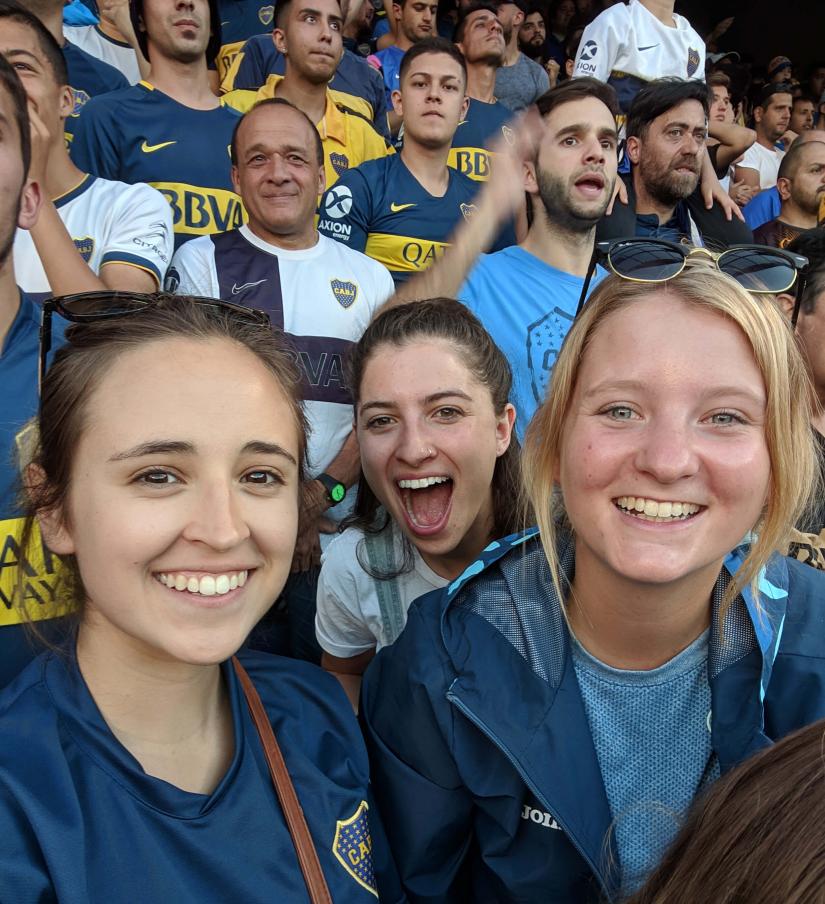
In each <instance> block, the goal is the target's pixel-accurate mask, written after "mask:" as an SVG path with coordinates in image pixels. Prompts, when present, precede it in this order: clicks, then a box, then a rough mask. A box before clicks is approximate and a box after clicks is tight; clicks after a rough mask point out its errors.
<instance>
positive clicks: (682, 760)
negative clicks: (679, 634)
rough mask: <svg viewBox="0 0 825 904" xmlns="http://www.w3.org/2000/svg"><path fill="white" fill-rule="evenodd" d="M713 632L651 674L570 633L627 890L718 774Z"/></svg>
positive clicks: (646, 870) (655, 859)
mask: <svg viewBox="0 0 825 904" xmlns="http://www.w3.org/2000/svg"><path fill="white" fill-rule="evenodd" d="M709 634H710V631H709V630H708V631H705V632H704V634H702V635H701V636H700V637H698V638H697V639H696V640H695V641H694V642H693V643H692V644H691V645H690V646H689V647H687V648H686V649H685V650H682V652H681V653H679V654H678V655H677V656H674V658H673V659H671V660H669V661H668V662H666V663H665V664H664V665H661V666H659V667H658V668H656V669H649V670H647V671H627V670H624V669H614V668H612V667H611V666H609V665H605V664H604V663H603V662H601V661H600V660H598V659H596V658H595V657H593V656H591V655H590V653H588V652H587V650H585V649H584V648H583V647H582V646H581V644H579V642H578V641H577V640H576V638H575V637H572V636H571V645H572V650H573V665H574V668H575V670H576V678H577V679H578V682H579V687H580V688H581V693H582V699H583V701H584V708H585V712H586V713H587V719H588V722H589V723H590V731H591V734H592V735H593V745H594V747H595V748H596V755H597V757H598V760H599V767H600V768H601V772H602V780H603V782H604V789H605V792H606V793H607V801H608V803H609V804H610V812H611V814H612V815H613V826H612V830H613V831H614V832H615V836H616V847H617V849H618V852H619V864H620V866H621V872H622V891H623V892H624V893H625V894H628V893H630V892H633V891H635V890H636V889H637V888H638V887H639V886H640V885H641V884H642V883H643V882H644V880H645V878H646V877H647V875H648V873H650V872H651V871H652V870H653V869H654V867H655V866H656V865H657V863H658V862H659V860H660V859H661V857H662V855H663V854H664V852H665V850H666V849H667V846H668V845H669V844H670V842H671V841H672V840H673V838H674V836H675V835H676V832H677V831H678V829H679V826H680V824H681V819H682V816H683V815H684V813H685V811H686V810H687V808H688V807H689V806H690V803H691V802H692V801H693V799H694V798H695V797H696V795H697V793H698V792H699V791H700V790H701V789H702V788H703V786H704V785H705V784H706V783H708V782H710V781H712V780H715V779H716V778H717V777H718V775H719V765H718V762H717V760H716V757H715V755H714V754H713V747H712V743H711V733H710V708H711V694H710V684H709V683H708V668H707V661H708V637H709Z"/></svg>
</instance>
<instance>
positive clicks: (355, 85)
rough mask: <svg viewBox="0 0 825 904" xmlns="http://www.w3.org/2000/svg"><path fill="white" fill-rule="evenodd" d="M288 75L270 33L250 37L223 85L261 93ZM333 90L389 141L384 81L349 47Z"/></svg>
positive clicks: (227, 89)
mask: <svg viewBox="0 0 825 904" xmlns="http://www.w3.org/2000/svg"><path fill="white" fill-rule="evenodd" d="M273 21H274V20H273V19H270V22H273ZM285 72H286V59H285V57H284V55H283V54H282V53H281V52H280V51H279V50H277V49H276V48H275V42H274V36H273V32H272V31H271V30H270V32H269V33H268V34H263V35H256V36H255V37H252V38H250V39H249V40H248V41H247V42H246V43H245V44H244V45H243V46H242V47H241V49H240V50H238V51H237V52H236V54H235V57H234V60H233V61H232V63H231V65H230V66H229V69H228V70H227V73H226V75H225V76H224V78H223V81H222V82H221V92H223V93H228V92H229V91H236V90H243V91H258V90H259V89H261V88H266V87H267V86H268V84H269V83H270V80H271V79H272V78H273V77H274V76H282V75H283V74H284V73H285ZM329 88H330V90H331V91H334V92H335V93H336V96H337V99H338V100H339V101H340V102H341V103H342V104H343V105H344V106H346V107H347V108H348V109H350V110H353V111H354V112H355V113H361V114H362V115H364V116H366V117H367V119H369V120H370V122H372V123H373V125H374V126H375V128H376V130H377V131H378V132H379V134H381V135H383V136H384V137H386V138H389V134H390V133H389V128H388V124H387V100H386V96H385V90H384V80H383V79H382V78H381V74H380V73H379V72H378V71H377V70H376V69H374V68H373V67H372V66H371V65H370V64H369V63H368V62H367V61H366V60H365V59H364V58H363V57H360V56H358V54H356V53H353V52H352V51H351V50H347V48H346V47H345V48H344V53H343V55H342V57H341V62H340V63H339V64H338V68H337V69H336V70H335V75H333V77H332V80H331V81H330V83H329Z"/></svg>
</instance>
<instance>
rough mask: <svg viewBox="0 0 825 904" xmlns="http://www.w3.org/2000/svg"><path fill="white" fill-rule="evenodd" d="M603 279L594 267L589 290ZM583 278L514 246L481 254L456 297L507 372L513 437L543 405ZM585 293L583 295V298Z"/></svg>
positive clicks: (603, 275) (602, 274) (520, 439)
mask: <svg viewBox="0 0 825 904" xmlns="http://www.w3.org/2000/svg"><path fill="white" fill-rule="evenodd" d="M606 275H607V273H606V271H604V270H602V269H601V268H599V269H598V270H597V271H596V273H594V274H593V279H592V281H591V283H590V289H591V291H592V289H593V288H595V286H596V285H597V284H598V283H599V282H600V281H601V280H602V279H603V278H604V277H605V276H606ZM583 284H584V279H583V278H582V277H581V276H573V275H571V274H570V273H565V272H564V271H562V270H557V269H556V268H555V267H551V266H550V265H549V264H546V263H544V261H542V260H539V258H537V257H535V255H532V254H530V253H529V252H527V251H525V250H524V249H523V248H520V247H519V246H518V245H513V246H512V247H511V248H505V249H504V250H503V251H497V252H496V253H495V254H482V255H481V257H480V258H479V259H478V263H477V264H476V265H475V267H474V268H473V269H472V270H471V271H470V274H469V276H468V277H467V280H466V282H465V283H464V285H463V286H462V287H461V289H460V290H459V293H458V297H459V299H460V300H461V301H463V302H464V304H466V305H467V307H468V308H470V310H471V311H472V312H473V313H474V314H475V315H476V317H478V319H479V320H480V321H481V322H482V323H483V324H484V327H485V329H486V330H487V332H488V333H489V334H490V335H491V336H492V337H493V340H494V341H495V343H496V345H498V347H499V348H500V349H501V350H502V351H503V352H504V354H505V356H506V357H507V360H508V361H509V362H510V366H511V367H512V368H513V391H512V393H511V396H510V400H511V401H512V403H513V404H514V405H515V406H516V435H517V436H518V438H519V442H522V441H523V440H524V431H525V430H526V429H527V425H528V424H529V423H530V420H531V419H532V417H533V415H534V414H535V412H536V409H537V408H538V407H539V405H540V404H541V403H542V401H543V400H544V396H545V393H546V391H547V385H548V383H549V382H550V375H551V373H552V372H553V365H554V364H555V363H556V358H557V357H558V354H559V349H560V348H561V344H562V341H563V340H564V337H565V336H566V335H567V331H568V330H569V329H570V327H571V325H572V323H573V319H574V317H575V316H576V306H577V305H578V303H579V296H580V295H581V290H582V285H583ZM588 294H589V293H588Z"/></svg>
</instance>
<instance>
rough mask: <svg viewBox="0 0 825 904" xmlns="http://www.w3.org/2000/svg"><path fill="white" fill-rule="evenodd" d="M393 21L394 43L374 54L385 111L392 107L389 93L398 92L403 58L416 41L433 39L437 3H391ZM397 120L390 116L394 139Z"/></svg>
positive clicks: (420, 0)
mask: <svg viewBox="0 0 825 904" xmlns="http://www.w3.org/2000/svg"><path fill="white" fill-rule="evenodd" d="M392 12H393V16H394V17H395V43H394V44H390V45H389V47H385V48H384V49H383V50H379V51H378V53H376V54H375V59H376V60H377V61H378V62H379V63H380V64H381V75H382V76H383V78H384V87H385V88H386V91H387V107H388V108H391V107H392V92H393V91H397V90H398V76H399V72H400V70H401V60H403V59H404V54H405V53H406V52H407V51H408V50H409V49H410V47H412V46H413V44H417V43H418V42H419V41H423V40H424V39H425V38H429V37H432V36H434V35H435V34H436V33H437V32H436V17H437V14H438V3H436V2H434V0H400V2H398V3H396V2H393V4H392ZM400 125H401V120H400V118H399V116H398V114H397V113H395V112H394V111H393V112H391V113H390V128H391V129H392V132H393V134H394V135H395V134H396V133H397V132H398V129H399V127H400Z"/></svg>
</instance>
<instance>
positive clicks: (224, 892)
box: [0, 651, 403, 904]
mask: <svg viewBox="0 0 825 904" xmlns="http://www.w3.org/2000/svg"><path fill="white" fill-rule="evenodd" d="M239 658H240V659H241V661H242V662H243V664H244V666H245V667H246V669H247V671H248V672H249V675H250V677H251V678H252V680H253V682H254V684H255V686H256V688H257V689H258V692H259V694H260V695H261V699H262V701H263V704H264V707H265V709H266V712H267V714H268V715H269V717H270V720H271V722H272V727H273V729H274V731H275V735H276V737H277V739H278V743H279V745H280V747H281V750H282V752H283V755H284V759H285V761H286V765H287V768H288V769H289V773H290V777H291V779H292V782H293V784H294V786H295V791H296V793H297V795H298V799H299V801H300V802H301V804H302V806H303V810H304V814H305V816H306V819H307V823H308V825H309V830H310V833H311V835H312V838H313V841H314V842H315V848H316V850H317V852H318V857H319V860H320V862H321V867H322V869H323V871H324V875H325V877H326V880H327V883H328V885H329V889H330V893H331V895H332V899H333V901H335V902H336V904H337V902H342V904H344V902H346V904H370V902H374V901H375V900H376V897H377V891H376V881H379V882H381V891H382V897H381V900H382V901H388V902H399V901H401V900H403V897H402V895H401V894H400V892H399V891H398V889H397V882H396V881H395V880H394V879H393V869H392V866H391V863H390V861H389V856H388V851H387V846H386V842H385V841H384V840H383V835H382V833H381V827H380V825H379V823H378V819H377V817H376V815H375V812H374V810H372V811H371V810H370V801H369V798H370V794H369V783H368V764H367V756H366V751H365V750H364V745H363V741H362V738H361V735H360V732H359V731H358V725H357V723H356V721H355V719H354V718H353V715H352V710H351V707H350V705H349V702H348V701H347V699H346V697H345V696H344V694H343V692H342V690H341V688H340V686H339V685H338V684H337V682H336V681H335V680H334V679H333V678H331V677H330V676H329V675H326V674H325V673H323V672H322V671H321V670H320V669H318V668H316V667H315V666H311V665H309V664H308V663H305V662H297V661H295V660H286V659H282V658H281V657H277V656H268V655H266V654H264V653H253V652H250V651H242V652H241V653H239ZM223 679H224V682H225V684H226V686H227V689H228V692H229V700H230V705H231V707H232V718H233V724H234V742H235V750H234V754H233V757H232V762H231V764H230V765H229V768H228V769H227V771H226V774H225V775H224V777H223V778H222V779H221V781H220V782H219V784H218V786H217V787H216V788H215V790H214V791H213V792H212V793H211V794H197V793H192V792H188V791H183V790H181V789H180V788H177V787H175V786H174V785H171V784H169V783H167V782H165V781H162V780H161V779H158V778H153V777H152V776H150V775H148V774H147V773H146V772H144V770H143V769H142V768H141V766H140V764H139V763H138V762H137V761H136V760H135V759H134V757H133V756H132V755H131V754H130V753H129V751H128V750H127V749H126V748H125V747H123V746H122V745H121V744H120V743H119V742H118V741H117V740H116V739H115V737H114V735H113V734H112V732H111V730H110V729H109V727H108V725H107V724H106V723H105V722H104V720H103V718H102V716H101V714H100V711H99V710H98V708H97V705H96V704H95V701H94V699H93V698H92V696H91V694H90V693H89V690H88V688H87V687H86V684H85V682H84V680H83V677H82V675H81V674H80V670H79V668H78V666H77V662H76V660H75V658H74V656H73V655H71V654H69V653H66V655H65V656H61V655H57V654H55V653H52V652H48V653H44V654H42V655H41V656H40V657H38V659H36V660H35V661H34V662H32V663H31V664H30V665H29V666H28V667H27V668H26V669H25V670H24V671H23V672H22V673H21V674H20V675H19V676H18V678H17V679H16V680H15V681H14V682H13V683H12V684H11V685H10V686H9V687H7V688H6V690H5V691H4V692H3V694H2V695H0V837H2V839H3V844H2V849H0V901H2V902H3V904H36V902H37V904H42V902H46V901H60V902H61V904H121V902H126V901H130V902H131V901H135V902H138V901H139V902H141V904H161V902H168V901H175V902H195V901H197V902H199V904H227V902H244V904H264V902H275V901H283V902H289V904H301V902H306V901H308V900H309V896H308V894H307V891H306V887H305V885H304V880H303V878H302V875H301V872H300V870H299V866H298V859H297V856H296V853H295V849H294V846H293V842H292V839H291V837H290V834H289V830H288V828H287V826H286V822H285V820H284V817H283V814H282V810H281V807H280V805H279V803H278V799H277V797H276V794H275V789H274V788H273V786H272V780H271V778H270V775H269V769H268V766H267V763H266V760H265V758H264V754H263V747H262V744H261V742H260V739H259V737H258V734H257V730H256V728H255V726H254V724H253V722H252V720H251V717H250V715H249V711H248V708H247V705H246V701H245V699H244V696H243V692H242V690H241V687H240V682H239V681H238V679H237V677H236V675H235V672H234V670H233V669H232V667H231V666H230V665H229V663H225V664H224V666H223Z"/></svg>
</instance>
